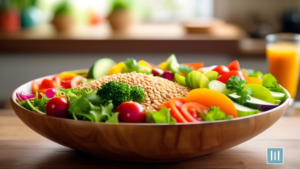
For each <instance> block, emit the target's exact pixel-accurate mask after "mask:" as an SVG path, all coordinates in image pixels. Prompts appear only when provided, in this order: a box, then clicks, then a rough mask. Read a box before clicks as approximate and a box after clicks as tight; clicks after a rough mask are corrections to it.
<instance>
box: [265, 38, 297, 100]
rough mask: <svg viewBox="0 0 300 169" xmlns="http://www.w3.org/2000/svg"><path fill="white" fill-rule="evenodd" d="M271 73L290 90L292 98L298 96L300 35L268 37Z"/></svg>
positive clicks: (268, 56)
mask: <svg viewBox="0 0 300 169" xmlns="http://www.w3.org/2000/svg"><path fill="white" fill-rule="evenodd" d="M266 40H267V58H268V64H269V72H270V73H271V74H272V75H274V76H275V78H276V79H277V81H278V83H279V84H280V85H282V86H283V87H284V88H286V89H287V90H288V92H289V93H290V95H291V98H292V99H294V98H295V97H296V94H297V87H298V80H299V59H300V58H299V54H300V35H299V34H291V33H278V34H271V35H268V36H267V37H266Z"/></svg>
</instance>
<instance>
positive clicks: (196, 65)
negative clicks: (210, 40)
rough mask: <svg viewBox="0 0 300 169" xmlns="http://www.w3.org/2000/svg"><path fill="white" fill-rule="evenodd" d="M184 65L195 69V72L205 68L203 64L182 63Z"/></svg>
mask: <svg viewBox="0 0 300 169" xmlns="http://www.w3.org/2000/svg"><path fill="white" fill-rule="evenodd" d="M182 65H186V66H189V67H191V68H193V69H194V70H198V69H200V68H202V67H203V65H204V64H203V62H198V63H182Z"/></svg>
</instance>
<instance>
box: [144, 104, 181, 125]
mask: <svg viewBox="0 0 300 169" xmlns="http://www.w3.org/2000/svg"><path fill="white" fill-rule="evenodd" d="M147 116H148V120H146V121H148V122H153V123H166V124H176V120H175V119H174V118H173V117H172V116H171V112H170V110H169V109H168V108H167V107H165V106H164V107H162V108H161V109H160V110H158V111H156V112H147Z"/></svg>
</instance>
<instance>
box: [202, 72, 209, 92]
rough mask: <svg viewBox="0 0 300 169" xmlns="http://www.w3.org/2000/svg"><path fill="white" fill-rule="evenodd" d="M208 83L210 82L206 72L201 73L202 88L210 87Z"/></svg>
mask: <svg viewBox="0 0 300 169" xmlns="http://www.w3.org/2000/svg"><path fill="white" fill-rule="evenodd" d="M208 84H209V80H208V78H207V77H206V76H205V75H204V74H202V73H201V77H200V87H201V88H208Z"/></svg>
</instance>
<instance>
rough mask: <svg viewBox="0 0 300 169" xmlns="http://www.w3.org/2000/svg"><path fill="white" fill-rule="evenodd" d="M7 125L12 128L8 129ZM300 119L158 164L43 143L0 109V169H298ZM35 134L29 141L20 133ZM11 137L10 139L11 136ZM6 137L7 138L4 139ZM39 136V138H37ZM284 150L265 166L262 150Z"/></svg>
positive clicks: (8, 112) (287, 118) (283, 121)
mask: <svg viewBox="0 0 300 169" xmlns="http://www.w3.org/2000/svg"><path fill="white" fill-rule="evenodd" d="M11 126H16V128H15V129H12V128H11ZM299 130H300V118H299V117H297V118H296V117H282V118H281V119H280V120H279V121H278V122H277V123H276V124H274V126H272V127H271V128H269V129H267V130H266V131H265V132H263V133H262V134H260V135H259V136H257V137H255V138H254V139H252V140H250V141H247V142H245V143H242V144H240V145H238V146H236V147H233V148H231V149H228V150H225V151H222V152H219V153H214V154H209V155H206V156H202V157H199V158H195V159H191V160H187V161H182V162H176V163H162V164H140V163H124V162H115V161H107V160H103V159H99V158H96V157H93V156H90V155H88V154H85V153H82V152H79V151H75V150H72V149H69V148H66V147H63V146H61V145H58V144H56V143H54V142H51V141H49V140H46V139H45V138H43V137H41V136H39V135H38V134H36V133H35V132H34V131H32V130H31V129H29V128H28V127H26V125H25V124H24V123H22V122H21V120H20V119H19V118H18V117H16V115H15V114H14V113H13V111H12V110H6V111H2V110H0V150H1V151H0V169H19V168H22V169H32V168H42V169H50V168H51V169H52V168H56V169H65V168H67V169H79V168H91V169H94V168H95V169H96V168H102V169H106V168H131V169H135V168H152V169H153V168H174V169H182V168H191V169H194V168H259V169H261V168H288V169H293V168H298V166H300V161H299V155H300V136H299V133H300V132H299ZM24 131H26V132H27V134H29V135H36V136H37V137H36V138H31V139H30V140H26V139H24V137H23V136H21V135H20V133H23V132H24ZM12 135H13V137H11V136H12ZM8 136H9V137H8ZM38 136H39V137H38ZM267 147H284V148H285V149H284V156H285V158H284V160H285V164H284V165H267V164H266V148H267Z"/></svg>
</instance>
